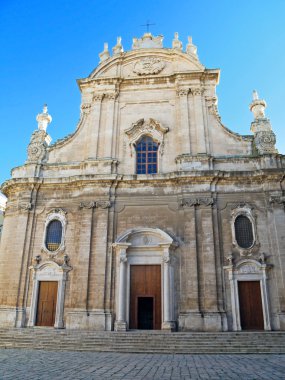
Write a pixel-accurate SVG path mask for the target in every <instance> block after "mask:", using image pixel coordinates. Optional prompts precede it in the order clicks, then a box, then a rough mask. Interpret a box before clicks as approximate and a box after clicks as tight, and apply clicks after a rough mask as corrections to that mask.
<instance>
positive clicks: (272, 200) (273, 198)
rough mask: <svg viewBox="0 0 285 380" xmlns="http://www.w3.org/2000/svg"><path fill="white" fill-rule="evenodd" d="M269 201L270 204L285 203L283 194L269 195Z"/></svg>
mask: <svg viewBox="0 0 285 380" xmlns="http://www.w3.org/2000/svg"><path fill="white" fill-rule="evenodd" d="M269 202H270V203H271V204H274V203H276V204H279V205H282V204H283V205H285V196H271V197H270V198H269Z"/></svg>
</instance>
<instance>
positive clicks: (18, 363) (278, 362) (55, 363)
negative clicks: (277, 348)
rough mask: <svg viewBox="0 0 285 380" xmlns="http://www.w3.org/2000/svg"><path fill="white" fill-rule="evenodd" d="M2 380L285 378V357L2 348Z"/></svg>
mask: <svg viewBox="0 0 285 380" xmlns="http://www.w3.org/2000/svg"><path fill="white" fill-rule="evenodd" d="M0 379H1V380H2V379H13V380H17V379H21V380H26V379H29V380H34V379H48V380H57V379H68V380H69V379H70V380H71V379H76V380H77V379H78V380H79V379H84V380H90V379H100V380H107V379H126V380H138V379H140V380H142V379H148V380H152V379H156V380H166V379H167V380H168V379H172V380H180V379H203V380H206V379H210V380H214V379H223V380H228V379H229V380H230V379H239V380H241V379H245V380H253V379H256V380H257V379H258V380H259V379H264V380H271V379H274V380H275V379H278V380H279V379H282V380H284V379H285V355H276V354H271V355H269V354H268V355H265V354H262V355H252V354H248V355H222V354H221V355H172V354H162V355H159V354H121V353H104V352H92V353H91V352H66V351H65V352H54V351H39V350H24V349H22V350H16V349H13V350H12V349H7V350H5V349H0Z"/></svg>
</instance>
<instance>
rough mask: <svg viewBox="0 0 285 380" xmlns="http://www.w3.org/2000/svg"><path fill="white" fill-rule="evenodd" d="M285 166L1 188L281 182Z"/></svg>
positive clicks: (30, 181)
mask: <svg viewBox="0 0 285 380" xmlns="http://www.w3.org/2000/svg"><path fill="white" fill-rule="evenodd" d="M284 171H285V169H262V170H255V171H235V172H224V171H217V170H205V171H199V172H198V171H195V172H194V171H193V172H189V171H181V172H171V173H166V174H155V175H151V174H149V175H116V174H109V175H108V174H106V175H96V174H94V175H81V176H80V175H78V176H73V177H65V178H15V179H10V180H9V181H6V182H5V183H4V184H3V185H2V187H1V189H0V190H1V191H2V192H3V194H5V195H6V196H7V195H8V194H9V193H10V192H14V193H15V192H22V191H23V190H24V189H25V190H27V188H28V189H29V190H32V188H34V187H35V186H39V185H40V186H41V188H42V189H43V188H52V189H54V187H55V185H56V186H57V187H66V186H68V189H69V190H70V189H71V188H70V186H71V185H72V186H75V187H84V186H86V185H88V186H89V185H95V186H97V185H99V186H101V187H104V186H105V187H109V186H111V185H112V184H113V183H114V181H116V182H117V183H118V186H120V185H121V186H122V185H124V184H125V185H132V186H135V185H140V186H141V185H144V184H147V185H148V186H149V185H154V186H156V185H158V186H162V185H163V186H167V185H173V184H175V185H178V184H180V185H181V184H183V183H186V184H189V183H191V184H201V183H207V184H211V183H213V181H219V184H220V185H223V184H224V185H226V184H228V183H233V182H234V183H236V182H238V183H239V184H241V183H244V184H245V183H252V184H253V183H255V184H258V185H261V184H262V183H268V182H270V181H274V182H276V181H277V182H280V181H282V179H283V178H284Z"/></svg>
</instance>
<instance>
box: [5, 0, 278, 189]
mask: <svg viewBox="0 0 285 380" xmlns="http://www.w3.org/2000/svg"><path fill="white" fill-rule="evenodd" d="M284 19H285V1H284V0H272V1H270V2H269V1H267V0H259V1H256V0H216V1H213V0H211V1H208V0H204V1H197V0H196V1H191V0H188V1H176V2H175V1H169V0H164V1H160V0H159V1H149V0H144V1H141V2H135V1H129V0H127V1H114V0H107V1H105V2H103V1H97V0H93V1H91V0H82V1H78V0H77V1H67V0H49V1H46V2H42V1H38V0H25V1H22V0H21V1H19V0H15V1H14V0H0V43H1V45H0V46H1V48H0V56H1V59H0V83H1V90H0V116H1V154H0V183H1V182H3V181H4V180H6V179H8V178H9V177H10V170H11V168H13V167H15V166H19V165H22V164H23V163H24V162H25V159H26V148H27V145H28V143H29V140H30V136H31V134H32V132H33V131H34V130H35V129H36V128H37V123H36V120H35V117H36V115H37V113H39V112H41V110H42V106H43V104H44V103H47V104H48V108H49V113H50V114H51V115H52V117H53V122H52V123H51V124H50V126H49V129H48V132H49V134H50V135H51V137H52V139H53V142H54V141H55V140H57V139H58V138H62V137H64V136H65V135H67V134H69V133H71V132H73V131H74V129H75V128H76V124H77V122H78V119H79V106H80V92H79V89H78V87H77V83H76V79H78V78H83V77H86V76H88V75H89V74H90V72H91V71H92V70H93V69H94V68H95V67H96V66H97V64H98V61H99V58H98V54H99V52H101V51H102V50H103V43H104V42H108V43H109V48H110V50H111V48H112V47H113V46H114V45H115V43H116V37H117V36H121V37H122V43H123V46H124V49H125V50H129V49H130V48H131V44H132V38H133V37H140V36H141V35H142V34H143V33H144V32H145V28H144V27H142V26H141V25H142V24H145V22H146V20H150V21H151V22H153V23H155V25H154V26H152V27H151V32H152V33H153V34H154V35H158V34H162V35H164V46H165V47H171V41H172V39H173V35H174V32H178V33H179V37H180V39H181V40H182V42H183V45H184V47H185V46H186V43H187V36H188V35H191V36H193V42H194V43H195V44H196V45H197V46H198V55H199V58H200V61H201V62H202V63H203V64H204V65H205V66H206V67H208V68H220V69H221V79H220V85H219V86H218V89H217V94H218V97H219V112H220V115H221V117H222V122H223V123H224V124H225V125H226V126H227V127H228V128H230V129H231V130H233V131H235V132H238V133H240V134H250V123H251V121H252V114H251V113H250V111H249V108H248V105H249V103H250V102H251V94H252V90H253V89H257V90H258V92H259V95H260V97H261V98H264V99H265V100H266V102H267V104H268V108H267V112H266V115H267V116H268V117H269V118H270V119H271V123H272V127H273V130H274V132H275V133H276V135H277V148H278V149H279V152H280V153H285V138H284V113H283V109H284V108H285V105H284V103H283V102H284V100H283V99H284V96H283V93H284V88H285V75H284V69H285V49H284V48H285V23H284Z"/></svg>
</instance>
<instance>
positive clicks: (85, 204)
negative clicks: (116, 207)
mask: <svg viewBox="0 0 285 380" xmlns="http://www.w3.org/2000/svg"><path fill="white" fill-rule="evenodd" d="M109 207H111V202H110V201H91V202H81V203H80V205H79V208H80V209H83V208H86V209H91V208H102V209H107V208H109Z"/></svg>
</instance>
